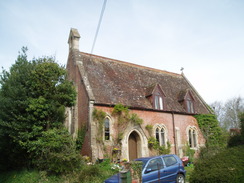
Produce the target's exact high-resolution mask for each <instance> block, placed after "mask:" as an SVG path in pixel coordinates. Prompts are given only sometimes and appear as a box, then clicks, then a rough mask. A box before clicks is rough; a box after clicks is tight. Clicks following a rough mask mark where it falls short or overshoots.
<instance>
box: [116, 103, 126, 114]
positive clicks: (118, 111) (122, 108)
mask: <svg viewBox="0 0 244 183" xmlns="http://www.w3.org/2000/svg"><path fill="white" fill-rule="evenodd" d="M123 112H124V113H128V112H129V109H128V107H125V106H123V105H122V104H116V105H115V106H114V109H113V112H112V114H113V115H114V114H121V113H123Z"/></svg>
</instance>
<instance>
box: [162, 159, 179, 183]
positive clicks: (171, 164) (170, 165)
mask: <svg viewBox="0 0 244 183" xmlns="http://www.w3.org/2000/svg"><path fill="white" fill-rule="evenodd" d="M163 161H164V164H165V167H164V168H163V171H162V180H163V182H174V181H175V180H176V177H177V174H178V172H179V166H180V164H179V162H178V161H177V159H176V158H175V157H174V156H173V155H168V156H164V157H163Z"/></svg>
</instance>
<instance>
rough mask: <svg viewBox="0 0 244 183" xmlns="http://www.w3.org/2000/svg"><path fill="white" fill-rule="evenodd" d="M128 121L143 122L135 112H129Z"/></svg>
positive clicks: (139, 123)
mask: <svg viewBox="0 0 244 183" xmlns="http://www.w3.org/2000/svg"><path fill="white" fill-rule="evenodd" d="M130 121H131V122H132V123H134V124H137V125H141V124H142V123H143V120H142V119H141V118H139V116H138V115H137V114H135V113H132V114H131V116H130Z"/></svg>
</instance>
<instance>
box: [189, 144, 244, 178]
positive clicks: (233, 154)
mask: <svg viewBox="0 0 244 183" xmlns="http://www.w3.org/2000/svg"><path fill="white" fill-rule="evenodd" d="M243 154H244V145H242V146H237V147H233V148H227V149H225V150H223V151H221V152H220V153H218V154H216V155H214V156H211V157H206V156H205V157H204V158H201V159H198V160H197V161H196V163H195V168H194V171H193V173H192V176H191V178H190V182H191V183H215V182H221V183H225V182H226V183H227V182H228V183H240V182H243V180H244V173H243V172H244V156H243Z"/></svg>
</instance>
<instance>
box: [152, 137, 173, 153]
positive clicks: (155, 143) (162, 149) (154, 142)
mask: <svg viewBox="0 0 244 183" xmlns="http://www.w3.org/2000/svg"><path fill="white" fill-rule="evenodd" d="M148 147H149V148H150V149H154V150H156V151H157V152H158V154H159V155H160V154H169V153H170V149H171V144H170V143H169V142H167V147H166V146H160V145H159V142H158V141H157V139H156V138H155V137H149V138H148Z"/></svg>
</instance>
